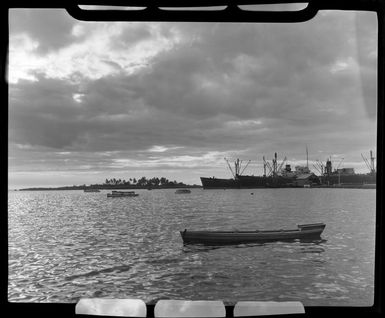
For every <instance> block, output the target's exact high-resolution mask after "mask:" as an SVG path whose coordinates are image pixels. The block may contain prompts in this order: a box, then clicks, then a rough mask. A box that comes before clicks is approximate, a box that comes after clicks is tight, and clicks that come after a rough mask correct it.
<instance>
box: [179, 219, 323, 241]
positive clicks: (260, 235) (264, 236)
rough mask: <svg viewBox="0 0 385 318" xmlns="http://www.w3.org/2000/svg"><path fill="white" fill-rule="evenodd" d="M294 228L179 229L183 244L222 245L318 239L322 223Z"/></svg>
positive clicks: (321, 230)
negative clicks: (241, 229) (253, 229)
mask: <svg viewBox="0 0 385 318" xmlns="http://www.w3.org/2000/svg"><path fill="white" fill-rule="evenodd" d="M297 227H298V228H297V229H294V230H262V231H258V230H257V231H188V230H187V229H186V230H184V231H180V234H181V236H182V239H183V242H184V243H185V244H205V245H224V244H241V243H258V242H269V241H285V240H295V239H320V238H321V233H322V232H323V230H324V228H325V224H324V223H314V224H302V225H298V226H297Z"/></svg>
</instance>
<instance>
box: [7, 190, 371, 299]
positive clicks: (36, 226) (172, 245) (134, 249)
mask: <svg viewBox="0 0 385 318" xmlns="http://www.w3.org/2000/svg"><path fill="white" fill-rule="evenodd" d="M136 192H137V193H139V194H140V195H139V196H138V197H128V198H107V197H106V193H108V191H101V192H100V193H84V192H82V191H31V192H20V191H18V192H9V193H8V194H9V199H8V202H9V203H8V220H9V221H8V238H9V252H8V257H9V258H8V259H9V263H8V264H9V265H8V267H9V282H8V299H9V301H11V302H61V303H63V302H64V303H75V302H77V301H78V299H79V298H80V297H115V298H139V299H142V300H144V301H146V302H150V301H154V300H156V299H192V300H223V301H225V303H227V302H230V303H233V302H235V301H239V300H275V301H289V300H299V301H302V302H303V304H304V305H306V306H323V305H327V306H354V305H359V306H370V305H372V303H373V296H374V251H375V244H374V240H375V235H374V231H375V210H376V203H375V194H376V190H362V189H252V190H202V189H192V190H191V194H175V190H172V189H165V190H152V191H148V190H137V191H136ZM251 193H254V195H251ZM313 222H314V223H315V222H324V223H326V228H325V231H324V232H323V234H322V240H320V241H313V242H300V241H293V242H271V243H265V244H247V245H238V246H224V247H216V248H213V247H204V246H193V245H190V246H184V245H183V243H182V239H181V237H180V234H179V230H184V229H185V228H188V229H238V230H246V229H253V230H254V229H280V228H295V227H296V225H297V224H303V223H313Z"/></svg>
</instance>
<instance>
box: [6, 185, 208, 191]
mask: <svg viewBox="0 0 385 318" xmlns="http://www.w3.org/2000/svg"><path fill="white" fill-rule="evenodd" d="M175 188H202V186H201V185H196V184H194V185H187V184H183V185H181V184H175V185H165V186H151V187H149V186H135V185H91V186H84V185H82V186H64V187H55V188H54V187H48V188H45V187H34V188H23V189H14V190H12V191H59V190H85V189H98V190H128V189H133V190H135V189H137V190H139V189H144V190H156V189H175Z"/></svg>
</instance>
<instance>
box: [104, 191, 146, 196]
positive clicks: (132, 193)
mask: <svg viewBox="0 0 385 318" xmlns="http://www.w3.org/2000/svg"><path fill="white" fill-rule="evenodd" d="M138 195H139V194H138V193H135V191H116V190H114V191H112V193H107V198H120V197H137V196H138Z"/></svg>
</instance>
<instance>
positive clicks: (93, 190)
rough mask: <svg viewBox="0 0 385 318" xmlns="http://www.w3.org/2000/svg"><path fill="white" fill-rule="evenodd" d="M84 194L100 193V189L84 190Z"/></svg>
mask: <svg viewBox="0 0 385 318" xmlns="http://www.w3.org/2000/svg"><path fill="white" fill-rule="evenodd" d="M84 192H100V190H99V189H84Z"/></svg>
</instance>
